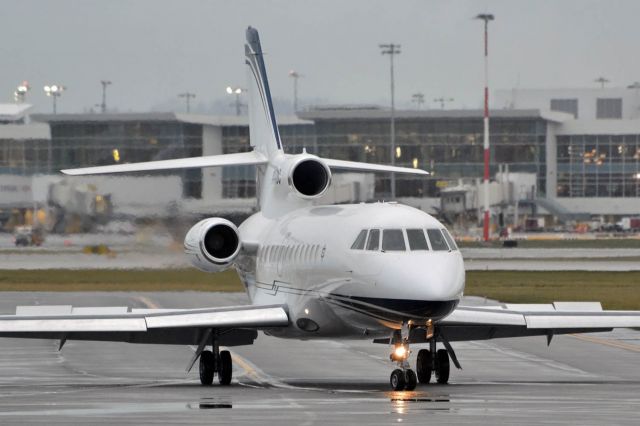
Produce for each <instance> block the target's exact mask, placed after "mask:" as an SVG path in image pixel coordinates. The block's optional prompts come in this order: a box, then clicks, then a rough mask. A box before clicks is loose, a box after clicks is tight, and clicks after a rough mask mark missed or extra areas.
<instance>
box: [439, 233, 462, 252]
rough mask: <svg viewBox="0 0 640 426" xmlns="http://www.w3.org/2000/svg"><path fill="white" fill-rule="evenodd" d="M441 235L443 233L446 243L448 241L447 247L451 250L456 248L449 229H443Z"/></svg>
mask: <svg viewBox="0 0 640 426" xmlns="http://www.w3.org/2000/svg"><path fill="white" fill-rule="evenodd" d="M442 235H444V239H445V240H447V243H449V248H451V250H458V246H457V245H456V242H455V241H454V240H453V237H452V236H451V234H450V233H449V231H447V230H446V229H443V230H442Z"/></svg>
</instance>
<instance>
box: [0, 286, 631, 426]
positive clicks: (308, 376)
mask: <svg viewBox="0 0 640 426" xmlns="http://www.w3.org/2000/svg"><path fill="white" fill-rule="evenodd" d="M246 302H247V301H246V296H245V295H244V294H240V293H196V292H182V293H169V292H167V293H20V292H8V293H3V294H2V299H1V300H0V312H2V313H12V312H13V311H14V309H15V306H16V305H25V304H28V305H34V304H73V305H75V306H123V305H128V306H134V307H152V308H154V307H156V308H159V307H162V308H168V307H176V308H178V307H185V308H186V307H203V306H218V305H233V304H242V303H246ZM466 302H468V303H480V302H479V299H468V300H467V301H466ZM1 343H2V344H1V345H0V424H17V423H20V424H88V423H91V424H114V423H118V424H148V423H161V424H178V423H179V424H225V425H230V424H247V423H257V424H266V425H271V424H277V425H288V424H341V425H342V424H365V425H377V424H425V423H427V422H429V423H447V424H449V423H451V424H474V425H476V424H496V423H501V424H541V423H553V424H637V423H638V413H640V369H638V368H637V366H638V362H639V361H640V332H638V331H633V330H627V329H620V330H617V331H615V332H613V333H608V334H607V333H602V334H589V335H581V336H556V337H554V339H553V341H552V343H551V346H550V347H547V345H546V339H545V338H543V337H536V338H517V339H505V340H493V341H484V342H465V343H454V349H455V350H456V352H457V354H458V358H459V360H460V362H461V364H462V367H463V370H455V369H454V370H452V372H451V379H450V384H448V385H437V384H429V385H419V386H418V388H417V389H416V391H412V392H406V391H405V392H393V391H390V388H389V383H388V380H389V374H390V372H391V370H392V368H393V366H392V364H391V363H390V362H389V361H388V347H387V346H385V345H376V344H373V343H371V342H370V341H351V340H348V341H289V340H282V339H277V338H273V337H268V336H265V335H262V334H261V335H260V336H259V337H258V339H257V340H256V343H255V344H254V345H253V346H245V347H234V348H231V350H232V354H233V358H234V379H233V382H232V385H231V386H229V387H221V386H217V385H214V386H210V387H203V386H201V385H200V384H199V381H198V376H197V371H196V370H197V369H194V370H193V371H192V372H190V373H188V374H187V373H186V372H185V367H186V365H187V363H188V361H189V358H190V357H191V356H192V354H193V350H194V349H193V348H191V347H182V346H175V347H174V346H160V345H133V344H125V343H105V342H100V343H98V342H95V343H94V342H73V341H69V342H67V343H66V345H65V346H64V348H63V349H62V351H58V342H57V341H50V340H19V339H2V340H1ZM418 348H419V347H418V346H413V347H412V350H414V351H416V350H417V349H418ZM413 358H414V357H412V361H413ZM452 368H453V367H452Z"/></svg>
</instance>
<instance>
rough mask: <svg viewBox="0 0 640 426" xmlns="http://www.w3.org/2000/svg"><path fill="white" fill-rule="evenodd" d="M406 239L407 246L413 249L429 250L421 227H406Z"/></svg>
mask: <svg viewBox="0 0 640 426" xmlns="http://www.w3.org/2000/svg"><path fill="white" fill-rule="evenodd" d="M407 239H408V240H409V248H410V249H411V250H412V251H413V250H429V246H428V245H427V238H426V237H425V236H424V231H423V230H422V229H407Z"/></svg>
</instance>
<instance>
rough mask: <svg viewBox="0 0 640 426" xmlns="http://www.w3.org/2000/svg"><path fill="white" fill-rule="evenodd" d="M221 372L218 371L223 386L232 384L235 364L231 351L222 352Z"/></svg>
mask: <svg viewBox="0 0 640 426" xmlns="http://www.w3.org/2000/svg"><path fill="white" fill-rule="evenodd" d="M219 365H220V371H218V381H219V382H220V384H221V385H223V386H227V385H229V384H231V375H232V372H233V363H232V361H231V353H230V352H229V351H220V364H219Z"/></svg>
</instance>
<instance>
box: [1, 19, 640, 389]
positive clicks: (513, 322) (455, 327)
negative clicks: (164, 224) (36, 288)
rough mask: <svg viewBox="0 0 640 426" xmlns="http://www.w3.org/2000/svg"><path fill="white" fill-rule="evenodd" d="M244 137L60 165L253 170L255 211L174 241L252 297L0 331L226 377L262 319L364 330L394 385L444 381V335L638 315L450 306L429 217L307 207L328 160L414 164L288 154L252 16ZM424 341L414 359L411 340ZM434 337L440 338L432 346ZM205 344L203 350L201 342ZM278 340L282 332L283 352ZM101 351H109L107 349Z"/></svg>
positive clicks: (48, 319)
mask: <svg viewBox="0 0 640 426" xmlns="http://www.w3.org/2000/svg"><path fill="white" fill-rule="evenodd" d="M246 35H247V43H246V44H245V54H246V64H247V68H248V70H249V85H250V86H249V93H250V104H249V112H250V140H251V144H252V147H253V150H252V151H250V152H245V153H236V154H227V155H217V156H207V157H197V158H185V159H175V160H164V161H154V162H146V163H134V164H118V165H110V166H99V167H89V168H83V169H73V170H65V171H64V173H66V174H69V175H85V174H95V173H121V172H144V171H149V170H166V169H175V168H198V167H224V166H229V165H254V166H256V167H257V171H258V173H257V175H258V183H259V194H260V195H259V204H260V211H259V212H257V213H256V214H254V215H252V216H251V217H249V218H248V219H247V220H245V221H244V222H243V223H242V224H241V225H240V226H239V227H236V226H235V225H234V224H233V223H231V222H230V221H228V220H225V219H222V218H216V217H212V218H208V219H204V220H202V221H200V222H198V223H197V224H196V225H194V226H193V227H192V228H191V229H190V230H189V232H188V233H187V236H186V238H185V242H184V246H185V252H186V254H187V256H189V258H190V259H191V261H192V263H193V264H194V265H195V266H196V267H198V268H200V269H202V270H205V271H209V272H218V271H222V270H224V269H227V268H231V267H233V268H235V269H236V270H237V271H238V273H239V275H240V277H241V279H242V281H243V283H244V285H245V288H246V291H247V294H248V296H249V299H250V301H251V304H250V305H246V306H230V307H224V308H203V309H187V310H179V309H133V310H130V311H129V310H128V309H127V308H126V307H125V308H73V307H71V306H62V307H44V306H36V307H19V308H18V309H17V312H16V314H15V315H7V316H0V336H5V337H24V338H52V339H60V347H62V345H64V342H65V341H67V340H71V339H75V340H101V341H121V342H131V343H158V344H180V345H194V346H197V349H196V351H195V353H194V356H193V358H192V359H191V360H190V362H189V364H188V369H191V368H192V367H193V365H194V364H195V363H196V361H198V359H199V368H200V381H201V383H202V384H204V385H208V384H211V383H212V382H213V378H214V375H215V374H217V375H218V381H219V382H220V384H222V385H228V384H229V383H230V382H231V379H232V358H231V354H230V352H229V351H228V350H221V349H220V347H221V346H234V345H248V344H251V343H253V341H254V340H255V339H256V337H257V334H258V331H259V330H261V331H263V332H264V333H267V334H269V335H273V336H278V337H282V338H291V339H303V340H308V339H318V338H319V339H342V338H351V339H353V338H362V339H372V340H373V341H374V342H375V343H382V344H387V345H389V346H390V349H391V355H390V358H391V360H392V361H393V362H395V363H396V364H397V368H396V369H394V370H393V372H392V373H391V376H390V383H391V386H392V388H393V389H395V390H401V389H408V390H411V389H414V388H415V387H416V385H417V383H418V382H421V383H428V382H429V381H430V380H431V379H432V376H433V375H434V373H435V378H436V380H437V382H438V383H447V382H448V380H449V373H450V362H452V363H453V364H454V365H455V366H456V367H458V368H460V363H459V362H458V360H457V357H456V355H455V352H454V349H453V347H452V342H456V341H462V340H481V339H492V338H505V337H514V336H533V335H541V336H546V338H547V342H550V341H551V339H552V337H553V336H554V335H555V334H563V333H579V332H589V331H603V330H610V329H612V328H614V327H639V326H640V312H626V311H624V312H623V311H602V309H601V307H600V305H599V304H598V303H555V304H553V305H505V306H500V307H492V308H487V307H463V306H458V305H459V302H460V300H461V298H462V295H463V292H464V284H465V273H464V267H463V259H462V256H461V254H460V251H459V250H458V249H457V247H456V244H455V242H454V241H453V239H452V238H451V236H450V235H449V233H448V232H447V230H446V229H445V227H444V226H443V225H442V224H440V223H439V222H438V221H437V220H435V219H434V218H433V217H431V216H430V215H428V214H426V213H424V212H422V211H420V210H417V209H414V208H410V207H407V206H403V205H400V204H396V203H392V202H388V203H373V204H355V205H328V206H319V205H314V201H315V200H317V199H318V197H320V196H321V195H322V194H323V193H324V192H325V191H326V190H327V188H328V187H329V186H330V185H331V174H332V171H335V170H341V169H345V170H359V171H363V172H385V173H389V172H391V173H410V174H414V175H425V174H426V172H424V171H422V170H419V169H407V168H401V167H391V166H385V165H376V164H364V163H358V162H351V161H342V160H333V159H327V158H320V157H317V156H315V155H311V154H308V153H306V152H302V153H300V154H295V155H294V154H285V153H284V151H283V149H282V143H281V141H280V136H279V133H278V127H277V125H276V117H275V114H274V110H273V106H272V101H271V95H270V91H269V83H268V81H267V76H266V69H265V64H264V58H263V55H262V49H261V46H260V40H259V36H258V32H257V31H256V30H255V29H253V28H251V27H249V29H248V30H247V34H246ZM412 344H425V345H428V349H427V348H423V349H420V350H419V351H418V353H417V356H416V361H415V362H416V369H415V371H414V370H413V369H411V368H410V364H409V358H410V354H411V350H410V345H412ZM439 345H440V346H441V347H440V348H438V346H439ZM209 346H210V347H211V350H209V349H208V347H209ZM285 348H286V343H283V350H285ZM105 362H108V360H105Z"/></svg>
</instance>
